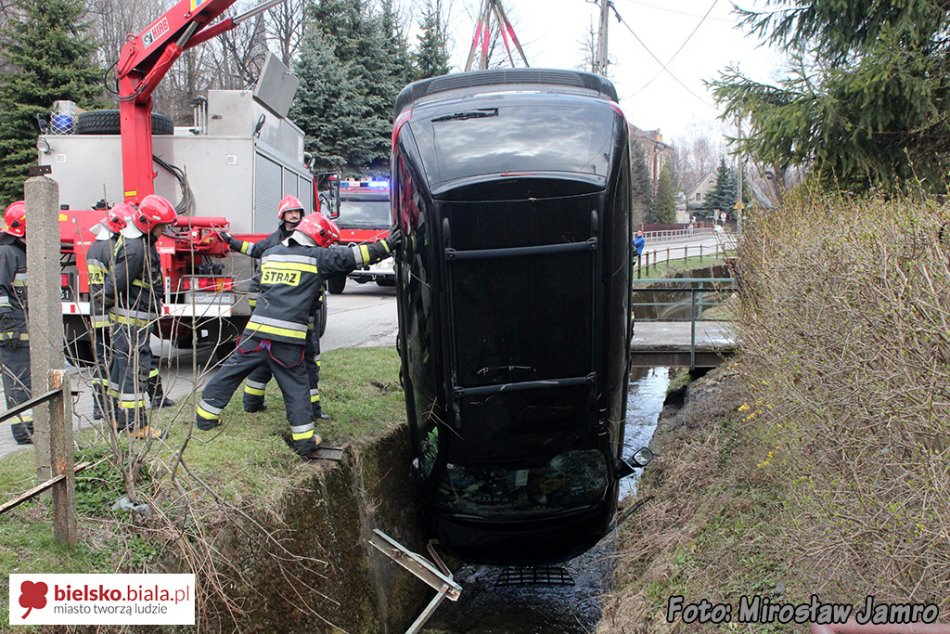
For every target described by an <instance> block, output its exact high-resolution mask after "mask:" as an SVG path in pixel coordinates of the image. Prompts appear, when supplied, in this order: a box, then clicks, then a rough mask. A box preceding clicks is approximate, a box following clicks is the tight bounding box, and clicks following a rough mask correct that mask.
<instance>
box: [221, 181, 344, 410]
mask: <svg viewBox="0 0 950 634" xmlns="http://www.w3.org/2000/svg"><path fill="white" fill-rule="evenodd" d="M303 216H304V207H303V204H302V203H301V202H300V199H298V198H297V197H296V196H292V195H287V196H284V198H283V199H281V201H280V204H278V206H277V218H278V220H279V222H280V224H279V225H278V226H277V230H276V231H274V232H273V233H272V234H270V235H269V236H267V237H266V238H264V239H263V240H261V241H260V242H255V243H251V242H245V241H243V240H237V239H235V238H233V237H231V236H230V235H229V234H228V233H226V232H223V231H222V232H220V235H221V238H222V239H224V240H225V241H226V242H227V243H228V244H229V245H230V246H231V250H233V251H238V252H240V253H244V254H245V255H248V256H250V257H252V258H254V259H255V260H259V259H260V258H261V256H262V255H263V254H264V252H265V251H267V250H268V249H270V248H271V247H274V246H277V245H278V244H280V242H281V241H283V240H285V239H287V238H288V237H290V234H292V233H293V232H294V229H295V228H296V227H297V225H298V224H300V221H301V220H303ZM260 279H261V278H260V273H258V274H257V275H255V276H254V278H253V279H252V280H251V288H250V292H251V295H250V297H249V298H248V303H250V305H251V308H253V307H254V306H255V304H256V303H257V294H258V293H259V292H260ZM321 310H323V287H322V286H321V288H320V293H319V295H318V299H317V302H316V303H315V304H314V312H313V314H312V315H311V317H310V319H311V321H310V330H309V332H308V337H307V352H306V359H307V376H308V379H309V381H308V382H309V385H310V407H311V410H312V415H313V419H314V420H327V419H329V418H330V417H329V416H327V415H326V414H325V413H324V412H323V407H322V405H321V403H320V387H319V385H320V321H321V318H322V314H321V312H320V311H321ZM272 376H273V375H272V374H271V371H270V366H268V365H267V364H262V365H261V366H260V367H258V368H257V369H255V370H254V371H253V372H251V374H250V375H249V376H248V377H247V381H246V382H245V383H244V411H245V412H261V411H264V410H265V409H267V404H266V403H265V402H264V390H265V388H266V387H267V382H268V381H270V380H271V377H272Z"/></svg>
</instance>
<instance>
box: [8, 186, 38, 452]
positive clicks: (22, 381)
mask: <svg viewBox="0 0 950 634" xmlns="http://www.w3.org/2000/svg"><path fill="white" fill-rule="evenodd" d="M3 222H4V229H3V234H2V235H0V371H2V373H3V392H4V396H5V397H6V401H7V407H8V408H10V407H14V406H16V405H19V404H21V403H25V402H26V401H28V400H30V394H31V391H32V384H31V379H30V333H29V326H28V323H27V304H28V293H27V277H26V203H24V202H23V201H22V200H18V201H16V202H15V203H12V204H11V205H10V206H9V207H7V209H6V212H4V214H3ZM12 421H13V422H12V424H11V425H10V429H11V431H12V432H13V439H14V440H15V441H16V443H17V444H18V445H31V444H33V410H32V408H31V409H28V410H26V411H24V412H21V413H20V414H19V415H17V416H16V417H15V418H13V419H12Z"/></svg>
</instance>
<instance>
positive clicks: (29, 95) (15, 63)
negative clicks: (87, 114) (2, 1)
mask: <svg viewBox="0 0 950 634" xmlns="http://www.w3.org/2000/svg"><path fill="white" fill-rule="evenodd" d="M18 4H19V8H20V11H19V12H18V13H16V14H12V15H8V17H7V22H6V25H5V26H4V27H3V29H2V31H0V36H2V39H3V49H2V50H3V52H2V57H3V62H4V65H5V66H6V67H7V68H8V69H9V72H8V73H6V74H5V75H3V76H2V78H0V194H2V195H3V200H5V201H7V202H5V203H3V206H6V204H8V203H9V202H11V201H13V200H17V199H21V198H23V182H24V181H25V180H26V178H27V168H28V167H29V166H30V165H35V164H36V135H37V132H38V130H37V119H36V115H37V114H40V115H42V116H43V118H45V119H47V120H48V117H49V114H50V110H51V108H52V106H53V102H54V101H57V100H69V101H74V102H76V103H77V104H79V106H80V107H85V108H91V107H95V106H96V105H97V103H96V101H97V99H96V97H97V96H99V95H100V94H101V89H102V76H103V71H102V69H101V68H99V67H97V66H96V64H95V63H94V62H93V55H94V50H95V43H94V42H93V41H92V40H91V38H90V36H89V33H88V32H87V24H86V22H85V21H84V6H83V3H82V2H80V1H78V0H22V1H21V2H19V3H18Z"/></svg>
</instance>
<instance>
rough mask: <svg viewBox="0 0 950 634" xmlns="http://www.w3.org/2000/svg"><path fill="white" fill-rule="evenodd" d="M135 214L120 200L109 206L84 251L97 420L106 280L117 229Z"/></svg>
mask: <svg viewBox="0 0 950 634" xmlns="http://www.w3.org/2000/svg"><path fill="white" fill-rule="evenodd" d="M133 213H135V209H134V208H133V207H132V206H131V205H127V204H125V203H119V204H118V205H116V206H114V207H113V208H112V209H110V210H109V211H108V212H107V213H106V216H105V218H103V219H102V221H101V222H100V223H99V224H97V225H94V226H93V227H92V228H91V229H90V231H91V232H92V233H93V234H95V236H96V239H95V241H94V242H93V243H92V246H90V247H89V251H87V252H86V271H87V272H88V273H89V320H90V325H91V326H92V333H93V337H94V340H95V348H94V350H95V361H96V367H95V369H94V370H93V377H92V386H93V393H92V394H93V396H92V417H93V418H94V419H95V420H100V419H101V418H102V417H103V415H104V412H106V411H107V410H108V406H109V403H110V400H109V396H108V394H109V365H110V360H111V358H112V354H111V352H110V350H109V344H110V338H109V327H110V325H111V324H110V322H109V311H108V310H107V309H106V306H105V293H104V290H105V282H106V276H107V275H108V274H109V266H110V265H111V264H112V255H113V253H114V252H115V246H116V242H117V241H118V239H119V232H121V231H122V230H123V229H125V227H126V224H127V223H128V219H129V218H130V217H131V216H132V214H133Z"/></svg>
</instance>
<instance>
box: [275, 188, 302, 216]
mask: <svg viewBox="0 0 950 634" xmlns="http://www.w3.org/2000/svg"><path fill="white" fill-rule="evenodd" d="M294 209H299V210H300V215H303V213H304V209H303V203H302V202H300V199H299V198H297V197H296V196H293V195H291V194H287V195H286V196H284V197H283V198H281V199H280V204H279V205H277V217H278V218H279V219H280V220H283V219H284V214H285V213H286V212H288V211H293V210H294Z"/></svg>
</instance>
